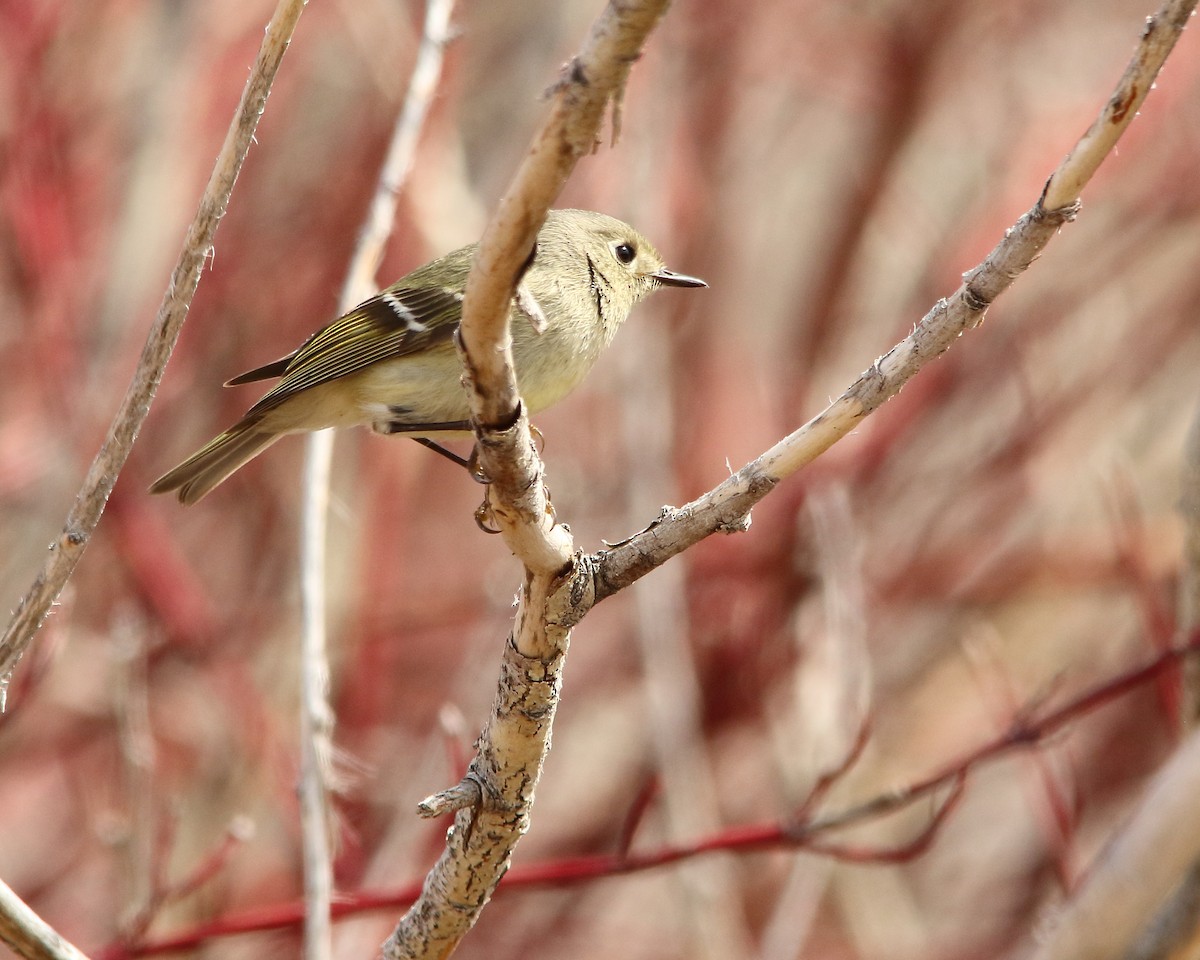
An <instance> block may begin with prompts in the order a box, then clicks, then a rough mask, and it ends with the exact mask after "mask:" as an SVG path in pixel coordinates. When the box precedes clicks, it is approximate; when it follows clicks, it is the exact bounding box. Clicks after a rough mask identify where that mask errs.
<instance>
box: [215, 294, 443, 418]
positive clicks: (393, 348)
mask: <svg viewBox="0 0 1200 960" xmlns="http://www.w3.org/2000/svg"><path fill="white" fill-rule="evenodd" d="M461 316H462V294H460V293H458V292H457V291H454V290H449V289H446V288H445V287H397V288H395V289H388V290H385V291H383V292H382V293H379V294H376V295H375V296H374V297H372V298H371V299H370V300H367V301H365V302H364V303H360V304H359V305H358V306H357V307H355V308H354V309H353V310H351V311H350V312H349V313H347V314H346V315H345V316H342V317H338V319H336V320H334V321H333V322H332V323H330V324H329V325H328V326H325V327H323V328H321V329H320V330H318V331H317V332H316V333H314V334H313V335H312V336H311V337H309V338H308V340H306V341H305V342H304V344H303V345H302V346H301V347H300V349H298V350H297V351H296V352H295V353H293V354H292V355H291V356H288V357H284V358H283V359H281V360H276V361H274V362H273V363H269V364H266V365H265V366H262V367H258V368H257V369H255V370H251V371H249V372H247V373H243V374H242V375H241V376H239V377H235V378H234V379H233V380H231V381H230V383H231V384H232V383H246V382H248V381H251V380H260V379H266V378H267V377H271V376H278V377H280V380H279V383H277V384H276V385H275V388H274V389H273V390H271V392H270V393H268V394H267V395H266V396H265V397H263V398H262V399H261V400H260V401H259V402H258V403H256V404H255V405H254V406H253V407H252V408H251V411H250V412H251V413H255V412H262V411H265V410H269V409H271V408H272V407H275V406H277V405H278V404H279V403H281V402H282V401H283V400H285V399H287V398H288V397H290V396H292V395H293V394H295V393H298V392H299V391H301V390H307V389H308V388H309V387H315V386H317V385H318V384H322V383H328V382H329V381H330V380H336V379H338V378H339V377H344V376H346V375H347V374H350V373H354V372H355V371H358V370H361V369H363V367H366V366H369V365H371V364H372V363H377V362H379V361H380V360H389V359H392V358H395V357H403V356H407V355H409V354H413V353H418V352H420V351H422V350H428V349H430V348H432V347H435V346H437V345H439V344H442V343H446V342H449V340H450V339H451V337H453V336H454V331H455V330H456V329H458V321H459V319H460V317H461Z"/></svg>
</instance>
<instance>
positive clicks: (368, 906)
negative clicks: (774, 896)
mask: <svg viewBox="0 0 1200 960" xmlns="http://www.w3.org/2000/svg"><path fill="white" fill-rule="evenodd" d="M1198 652H1200V633H1196V634H1194V635H1192V636H1191V637H1190V638H1189V640H1188V643H1187V644H1185V645H1182V646H1179V647H1176V648H1174V649H1172V650H1167V651H1164V652H1163V653H1162V654H1160V655H1159V656H1157V657H1155V658H1154V659H1153V660H1151V661H1150V662H1148V663H1146V664H1144V665H1143V666H1141V667H1138V668H1136V669H1133V670H1130V671H1127V672H1125V673H1123V674H1121V675H1119V676H1117V677H1113V678H1112V679H1109V680H1105V681H1103V682H1101V683H1098V684H1097V685H1095V686H1093V687H1091V688H1089V689H1087V690H1085V691H1084V692H1082V693H1080V694H1079V695H1077V696H1075V697H1073V698H1072V699H1071V700H1069V701H1068V702H1067V703H1065V704H1063V705H1062V706H1060V707H1057V708H1055V709H1053V710H1049V711H1046V712H1045V713H1043V714H1042V715H1041V716H1040V717H1035V716H1033V715H1032V710H1026V711H1024V714H1023V716H1019V717H1017V718H1016V719H1015V720H1014V722H1013V723H1012V725H1011V726H1010V727H1009V728H1008V729H1007V730H1004V731H1002V732H1001V733H998V734H997V735H996V736H995V737H993V738H992V739H991V740H987V741H985V742H983V743H981V744H979V745H978V746H976V747H975V748H973V749H972V750H971V751H970V752H968V753H966V754H963V755H961V756H958V757H956V758H954V759H952V760H950V761H947V762H946V763H944V764H942V766H941V767H939V768H938V769H936V770H934V771H933V772H932V773H929V774H927V775H926V776H924V777H922V778H921V779H920V780H916V781H913V782H911V783H909V784H906V785H904V786H902V787H898V788H896V789H892V790H888V791H887V792H886V793H882V794H879V795H877V796H874V797H871V798H870V799H868V800H865V801H863V802H861V803H857V804H854V805H853V806H850V807H846V808H843V809H842V810H840V811H836V812H833V813H829V814H825V815H823V816H815V815H813V813H812V811H811V805H810V804H808V803H805V804H804V805H803V806H802V807H801V808H800V810H799V811H798V813H797V817H795V818H793V819H791V820H787V821H778V820H776V821H771V822H765V823H753V824H745V825H743V826H736V827H727V828H725V829H723V830H721V831H720V832H718V833H716V834H713V835H711V836H708V837H703V838H701V839H699V840H693V841H691V842H689V843H684V844H677V845H671V846H665V847H661V848H658V849H655V850H648V851H641V852H638V851H634V852H629V851H626V850H623V849H621V850H618V852H617V853H612V854H595V855H585V856H579V857H571V858H563V859H557V860H553V861H550V862H547V863H540V864H530V865H527V866H524V867H516V868H514V869H513V870H511V871H510V872H509V873H508V874H507V875H506V876H505V878H504V883H503V884H502V885H501V887H500V889H501V890H511V889H513V888H518V887H537V886H547V885H549V886H554V887H561V886H563V885H564V884H569V883H584V882H588V881H590V880H595V879H597V878H599V877H610V876H615V875H618V874H625V873H637V872H641V871H644V870H652V869H656V868H659V867H664V866H669V865H671V864H675V863H679V862H681V861H684V860H689V859H692V858H694V857H700V856H705V855H707V854H710V853H717V852H726V853H729V852H739V853H746V852H751V851H755V850H780V849H802V850H811V851H813V852H817V853H820V854H822V855H825V856H829V857H833V858H835V859H844V860H850V861H853V862H856V863H866V862H895V861H896V860H897V859H900V860H903V859H905V858H906V857H907V858H909V859H911V857H912V856H913V855H914V854H913V850H914V849H923V848H924V846H926V845H927V844H928V843H929V842H930V841H931V840H932V839H933V835H932V834H931V833H930V831H929V829H928V826H929V825H928V824H927V825H926V827H924V828H922V830H921V831H920V833H919V834H918V835H917V837H916V838H915V839H914V840H910V841H908V842H907V843H904V844H901V845H900V846H899V847H896V848H889V849H875V848H869V847H851V846H849V845H845V844H835V843H833V842H832V841H828V840H826V839H825V837H826V836H827V835H828V834H830V833H833V832H834V831H839V830H844V829H847V828H850V827H855V826H860V825H862V824H865V823H869V822H871V821H874V820H877V819H879V818H880V817H885V816H888V815H891V814H894V813H897V812H899V811H901V810H904V809H907V808H908V807H910V806H912V805H913V804H914V803H918V802H922V801H925V800H927V799H930V798H933V799H934V800H935V803H936V806H935V808H934V812H933V816H932V818H931V819H932V820H933V821H934V822H936V823H937V824H941V823H942V822H943V821H944V820H945V818H946V817H947V816H948V815H949V813H950V812H951V811H952V810H953V809H954V804H955V803H957V795H958V794H959V792H960V790H961V788H962V785H963V784H965V783H966V782H967V778H968V777H969V776H970V774H971V773H972V771H974V770H975V769H977V768H978V767H982V766H985V765H986V764H988V763H991V762H992V761H994V760H998V759H1000V758H1002V757H1006V756H1008V755H1009V754H1011V753H1013V752H1014V751H1018V750H1027V749H1029V748H1031V747H1036V746H1040V745H1041V744H1043V743H1045V741H1046V740H1047V739H1049V738H1051V737H1053V736H1055V735H1056V734H1058V733H1059V732H1061V731H1062V730H1064V729H1065V728H1066V727H1067V726H1069V725H1070V724H1073V723H1075V722H1077V721H1079V720H1082V719H1083V718H1084V717H1086V716H1087V715H1088V714H1090V713H1092V712H1094V711H1095V710H1098V709H1100V708H1102V707H1105V706H1107V705H1109V704H1111V703H1114V702H1115V701H1116V700H1118V699H1119V698H1121V697H1123V696H1125V695H1126V694H1128V693H1132V692H1133V691H1135V690H1138V689H1141V688H1142V687H1143V686H1145V685H1146V684H1147V683H1151V682H1153V681H1155V680H1157V679H1158V678H1159V677H1161V676H1163V674H1164V673H1165V672H1167V671H1170V670H1174V669H1177V668H1178V666H1179V663H1180V662H1181V661H1182V660H1184V659H1185V658H1190V657H1195V656H1196V654H1197V653H1198ZM859 749H860V747H859V745H856V747H855V750H854V755H857V753H858V752H859ZM851 763H852V758H847V760H846V762H845V763H844V764H843V766H842V768H841V770H842V771H843V772H844V771H845V770H847V769H849V767H850V765H851ZM939 798H940V799H939ZM416 898H417V886H416V885H415V884H410V885H407V886H405V887H402V888H399V889H395V890H384V891H358V892H356V893H354V894H353V895H352V896H351V895H348V896H346V897H345V898H343V899H341V900H339V901H337V902H336V903H335V904H334V908H333V913H334V916H335V917H341V916H350V915H355V914H359V913H363V912H366V911H369V910H378V909H386V908H389V907H395V906H398V905H403V904H406V903H411V902H413V901H414V900H415V899H416ZM302 917H303V905H302V904H300V903H295V904H283V905H280V906H278V907H274V908H266V909H261V910H258V911H254V912H247V913H245V914H240V915H236V916H226V917H222V918H220V919H218V920H214V921H212V922H211V923H206V924H204V925H202V926H199V927H196V928H193V929H190V930H185V931H182V932H180V933H176V934H175V935H173V936H171V937H169V938H164V939H161V940H153V941H147V942H143V943H139V944H131V945H123V944H118V945H114V946H112V947H109V948H107V949H106V950H104V951H102V952H101V953H100V954H98V957H99V958H100V960H128V958H131V957H139V956H149V955H152V954H159V953H169V952H174V951H179V950H184V949H189V948H194V947H196V946H197V945H199V944H201V943H203V942H204V941H206V940H208V939H211V938H213V937H218V936H229V935H232V934H239V933H249V932H253V931H261V930H274V929H280V928H284V927H294V926H295V925H296V924H298V923H299V922H300V921H301V919H302Z"/></svg>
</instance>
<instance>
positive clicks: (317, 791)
mask: <svg viewBox="0 0 1200 960" xmlns="http://www.w3.org/2000/svg"><path fill="white" fill-rule="evenodd" d="M453 9H454V0H429V2H428V3H427V4H426V8H425V22H424V25H423V27H422V30H421V42H420V46H419V47H418V49H417V56H416V61H415V62H414V64H413V71H412V77H411V79H410V81H409V85H408V93H407V95H406V97H405V100H404V105H403V107H402V108H401V110H400V114H399V116H398V117H397V119H396V125H395V127H394V129H393V131H392V139H391V142H390V144H389V146H388V151H387V156H386V157H385V158H384V162H383V166H382V168H381V169H380V172H379V180H378V183H377V184H376V188H375V194H374V197H373V198H372V200H371V205H370V208H369V210H368V212H367V217H366V220H365V221H364V224H363V228H362V231H361V232H360V233H359V236H358V241H357V243H356V245H355V249H354V252H353V254H352V255H351V257H350V264H349V266H348V268H347V270H346V279H345V282H344V283H343V285H342V291H341V297H340V301H339V312H342V313H344V312H346V311H347V310H350V309H351V308H352V307H353V306H354V305H355V304H357V303H361V302H362V301H363V300H365V299H366V298H367V297H368V296H370V295H371V294H372V293H373V292H374V291H375V290H376V289H377V287H378V284H377V282H376V274H377V272H378V270H379V264H380V261H381V260H382V259H383V249H384V245H385V244H386V242H387V238H388V237H389V236H390V235H391V232H392V224H393V223H394V221H395V218H396V203H397V199H398V197H399V192H400V190H401V188H402V187H403V185H404V182H405V181H406V180H407V179H408V175H409V172H410V171H411V170H412V166H413V162H414V158H415V156H416V149H417V143H418V140H419V139H420V134H421V130H422V129H423V128H424V125H425V118H426V116H427V115H428V113H429V106H430V104H431V102H432V101H433V95H434V93H435V91H436V89H437V84H438V80H439V78H440V77H441V73H442V62H443V56H442V54H443V51H444V49H445V45H446V43H447V41H448V40H449V37H450V17H451V13H452V11H453ZM333 438H334V432H333V431H332V430H322V431H320V432H318V433H315V434H312V435H311V436H310V437H309V438H308V444H307V447H306V456H305V467H304V498H303V499H304V511H303V521H302V526H301V551H300V553H301V569H302V576H301V607H302V621H303V635H302V640H301V646H302V656H301V687H302V696H301V721H300V728H301V729H300V735H301V768H300V770H301V774H300V808H301V820H302V833H303V838H304V840H303V843H304V890H305V902H306V910H305V930H304V953H305V958H306V960H326V958H328V957H330V956H332V927H331V924H330V907H331V903H332V898H333V857H332V850H331V847H332V844H331V832H330V831H331V826H330V815H329V792H330V790H331V782H330V781H331V779H332V766H331V763H332V756H333V729H334V723H335V717H334V712H333V708H332V706H331V705H330V703H329V676H330V670H329V655H328V649H327V642H326V629H325V582H326V579H325V556H326V528H327V518H328V506H329V477H330V468H331V465H332V460H333Z"/></svg>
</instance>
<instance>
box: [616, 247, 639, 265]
mask: <svg viewBox="0 0 1200 960" xmlns="http://www.w3.org/2000/svg"><path fill="white" fill-rule="evenodd" d="M613 253H615V254H616V255H617V259H618V260H620V261H621V262H622V263H623V264H625V266H629V264H631V263H633V258H634V257H636V256H637V251H636V250H635V249H633V246H632V245H631V244H628V243H618V244H617V245H616V246H615V247H613Z"/></svg>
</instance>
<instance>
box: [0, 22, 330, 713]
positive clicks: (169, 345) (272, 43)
mask: <svg viewBox="0 0 1200 960" xmlns="http://www.w3.org/2000/svg"><path fill="white" fill-rule="evenodd" d="M306 2H307V0H279V4H278V6H277V7H276V8H275V13H274V14H273V15H272V17H271V21H270V23H269V24H268V25H267V30H266V36H265V37H264V38H263V42H262V46H261V47H260V48H259V51H258V57H257V59H256V60H255V62H254V67H253V68H252V69H251V71H250V78H249V79H248V80H247V81H246V87H245V89H244V90H243V91H242V99H241V102H240V103H239V104H238V108H237V112H236V113H235V114H234V118H233V121H232V123H231V124H230V126H229V131H228V133H227V134H226V136H225V142H224V144H223V145H222V146H221V152H220V153H219V154H218V156H217V162H216V166H215V167H214V168H213V172H212V176H211V177H210V178H209V181H208V185H207V186H206V187H205V189H204V195H203V196H202V197H201V199H200V207H199V209H198V210H197V211H196V216H195V218H194V219H193V220H192V223H191V225H190V226H189V227H188V231H187V237H186V238H185V240H184V244H183V249H182V250H181V251H180V254H179V259H178V260H177V261H176V264H175V269H174V270H173V271H172V273H171V280H170V283H169V284H168V285H167V290H166V293H165V294H163V299H162V303H161V304H160V305H159V308H158V314H157V316H156V317H155V319H154V324H153V326H152V327H151V329H150V334H149V336H148V337H147V339H146V344H145V346H144V347H143V348H142V355H141V357H140V359H139V360H138V365H137V369H136V370H135V371H134V375H133V379H132V381H131V382H130V384H129V387H128V388H127V390H126V391H125V396H124V398H123V399H122V400H121V405H120V407H119V408H118V409H117V413H116V415H115V416H114V417H113V421H112V423H111V424H110V425H109V428H108V433H107V435H106V436H105V438H104V443H103V444H102V445H101V447H100V451H99V452H98V453H97V454H96V457H95V459H94V460H93V461H92V464H91V466H90V467H89V468H88V472H87V475H86V476H85V477H84V480H83V485H82V486H81V487H80V490H79V493H78V494H77V495H76V497H75V502H74V504H73V505H72V506H71V509H70V511H69V512H68V514H67V519H66V522H65V524H64V525H63V529H62V532H61V533H60V534H59V536H58V538H57V539H56V540H55V541H54V542H53V543H51V544H50V554H49V556H48V557H46V560H45V562H44V563H43V564H42V569H41V570H40V571H39V572H38V574H37V576H36V577H35V578H34V581H33V583H32V585H31V586H30V588H29V590H28V591H27V592H26V593H25V595H24V597H22V598H21V602H20V603H19V604H18V606H17V609H16V612H15V613H14V614H13V618H12V620H11V621H10V622H9V625H8V628H7V629H6V630H5V632H4V636H3V637H0V707H3V699H4V696H3V695H4V689H5V688H6V686H7V682H8V679H9V678H10V676H11V674H12V671H13V668H14V667H15V666H16V664H17V661H18V660H20V658H21V655H22V654H23V653H24V652H25V650H26V648H27V647H28V646H29V644H30V642H31V641H32V640H33V636H34V634H35V633H36V632H37V629H38V627H40V626H41V624H42V622H43V621H44V620H45V619H46V616H47V615H48V614H49V612H50V608H51V607H52V606H53V605H54V602H55V600H56V599H57V598H58V595H59V593H61V592H62V589H63V587H64V586H65V585H66V582H67V580H68V578H69V577H70V576H71V573H72V572H73V571H74V569H75V565H76V564H77V563H78V562H79V559H80V557H82V556H83V551H84V549H86V547H87V544H88V541H89V540H90V539H91V536H92V533H93V531H94V530H95V529H96V525H97V524H98V523H99V522H100V515H101V514H102V513H103V512H104V505H105V503H106V502H107V501H108V496H109V494H110V493H111V492H112V488H113V485H114V484H115V483H116V482H117V474H118V473H119V472H120V470H121V468H122V466H124V464H125V461H126V459H128V457H129V452H130V450H131V449H132V448H133V441H134V438H135V437H136V436H137V434H138V431H139V430H140V429H141V426H142V423H143V421H144V420H145V419H146V415H147V414H148V413H149V412H150V402H151V401H152V400H153V398H154V394H155V391H156V390H157V389H158V384H159V381H160V380H161V379H162V375H163V370H164V368H165V367H166V364H167V360H168V359H169V358H170V356H171V351H172V350H173V349H174V347H175V341H176V340H177V339H178V337H179V331H180V329H181V327H182V326H183V320H184V317H186V316H187V311H188V307H189V306H190V305H191V302H192V297H193V295H194V294H195V292H196V287H197V286H198V285H199V283H200V274H201V271H202V269H203V267H204V262H205V260H206V259H207V258H208V256H209V255H210V254H211V252H212V249H213V238H214V237H215V235H216V232H217V225H218V224H219V223H220V222H221V217H222V216H224V214H225V210H226V208H227V207H228V206H229V196H230V194H231V193H232V191H233V184H234V181H235V180H236V179H237V175H238V172H239V171H240V170H241V168H242V162H243V161H244V160H245V158H246V152H247V151H248V150H249V149H250V143H251V141H252V140H253V138H254V131H255V128H256V127H257V126H258V121H259V118H260V117H261V116H262V113H263V110H264V109H265V108H266V102H267V94H268V93H269V92H270V89H271V83H272V82H273V81H274V79H275V74H276V72H277V71H278V69H279V64H280V61H281V60H282V59H283V54H284V52H285V51H286V50H287V46H288V42H289V41H290V40H291V36H292V33H293V31H294V30H295V28H296V22H297V21H298V20H299V18H300V14H301V12H302V11H303V10H304V6H305V3H306Z"/></svg>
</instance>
